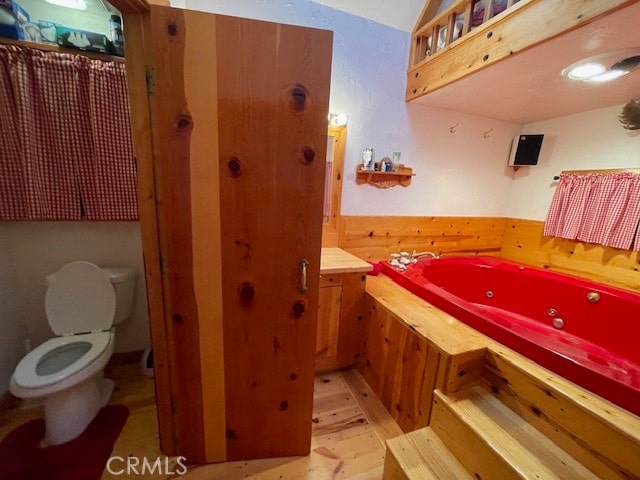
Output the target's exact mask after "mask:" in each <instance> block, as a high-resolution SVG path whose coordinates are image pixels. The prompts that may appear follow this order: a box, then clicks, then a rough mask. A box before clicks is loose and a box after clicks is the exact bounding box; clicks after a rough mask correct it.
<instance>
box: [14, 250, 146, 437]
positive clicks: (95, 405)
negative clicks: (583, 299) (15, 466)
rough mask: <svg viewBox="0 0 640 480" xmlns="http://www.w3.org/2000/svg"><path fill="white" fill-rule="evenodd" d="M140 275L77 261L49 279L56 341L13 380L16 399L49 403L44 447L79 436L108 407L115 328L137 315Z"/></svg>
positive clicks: (29, 358)
mask: <svg viewBox="0 0 640 480" xmlns="http://www.w3.org/2000/svg"><path fill="white" fill-rule="evenodd" d="M134 282H135V272H134V270H133V269H131V268H126V267H115V268H100V267H98V266H97V265H94V264H93V263H90V262H84V261H76V262H71V263H68V264H67V265H64V266H63V267H62V268H61V269H60V270H58V271H57V272H55V273H53V274H51V275H49V276H47V293H46V296H45V311H46V314H47V321H48V322H49V325H50V326H51V329H52V330H53V332H54V333H55V334H56V335H57V337H55V338H52V339H50V340H47V341H46V342H44V343H43V344H42V345H40V346H38V347H37V348H35V349H33V350H32V351H31V352H29V353H28V354H27V355H26V356H25V357H24V358H23V359H22V360H21V361H20V363H19V364H18V366H17V367H16V370H15V372H14V373H13V376H12V377H11V383H10V390H11V393H12V394H14V395H15V396H16V397H20V398H24V399H41V400H42V401H43V402H44V416H45V424H46V435H45V442H46V444H47V445H59V444H61V443H65V442H68V441H70V440H73V439H74V438H76V437H77V436H78V435H80V434H81V433H82V432H83V431H84V430H85V428H86V427H87V426H88V425H89V423H91V421H92V420H93V419H94V418H95V416H96V414H97V413H98V411H99V410H100V408H101V407H102V406H104V405H105V404H106V403H107V401H108V400H109V397H110V396H111V393H112V392H113V387H114V383H113V381H112V380H108V379H105V378H104V375H103V371H104V367H105V366H106V364H107V362H108V361H109V358H110V357H111V354H112V353H113V346H114V341H115V333H114V325H116V324H118V323H121V322H123V321H124V320H126V319H127V318H129V317H130V316H131V312H132V311H133V292H134Z"/></svg>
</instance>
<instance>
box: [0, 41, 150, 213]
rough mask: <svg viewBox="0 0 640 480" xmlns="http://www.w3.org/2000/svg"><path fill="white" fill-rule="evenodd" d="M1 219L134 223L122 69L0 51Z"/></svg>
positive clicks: (72, 57) (77, 59)
mask: <svg viewBox="0 0 640 480" xmlns="http://www.w3.org/2000/svg"><path fill="white" fill-rule="evenodd" d="M0 134H1V135H2V142H0V218H1V219H6V220H80V219H86V220H135V219H137V218H138V212H137V197H136V166H135V158H134V155H133V148H132V140H131V130H130V127H129V105H128V93H127V82H126V72H125V68H124V65H122V64H120V63H114V62H103V61H100V60H92V59H89V58H87V57H84V56H81V55H70V54H61V53H56V52H43V51H40V50H34V49H28V48H21V47H16V46H9V45H0Z"/></svg>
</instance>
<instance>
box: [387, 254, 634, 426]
mask: <svg viewBox="0 0 640 480" xmlns="http://www.w3.org/2000/svg"><path fill="white" fill-rule="evenodd" d="M382 271H383V273H385V274H386V275H388V276H389V277H391V278H392V279H393V280H394V281H396V282H397V283H398V284H400V285H402V286H403V287H405V288H407V289H408V290H410V291H411V292H413V293H415V294H416V295H418V296H420V297H422V298H423V299H425V300H426V301H428V302H429V303H431V304H432V305H434V306H436V307H438V308H440V309H441V310H444V311H445V312H447V313H449V314H450V315H452V316H454V317H456V318H458V319H459V320H461V321H462V322H464V323H466V324H467V325H469V326H471V327H473V328H475V329H476V330H478V331H480V332H482V333H484V334H485V335H487V336H489V337H491V338H493V339H495V340H497V341H498V342H500V343H502V344H504V345H506V346H508V347H510V348H512V349H513V350H516V351H517V352H520V353H521V354H523V355H525V356H527V357H528V358H531V359H532V360H534V361H535V362H537V363H539V364H540V365H542V366H544V367H546V368H548V369H549V370H552V371H554V372H556V373H557V374H559V375H562V376H563V377H565V378H567V379H569V380H571V381H573V382H575V383H577V384H578V385H581V386H583V387H584V388H586V389H588V390H590V391H592V392H594V393H596V394H598V395H600V396H602V397H604V398H606V399H608V400H610V401H611V402H613V403H615V404H617V405H620V406H621V407H623V408H625V409H627V410H629V411H631V412H633V413H635V414H636V415H640V294H634V293H631V292H629V291H625V290H621V289H617V288H613V287H608V286H605V285H600V284H597V283H594V282H590V281H588V280H585V279H582V278H578V277H573V276H569V275H563V274H559V273H555V272H551V271H548V270H543V269H540V268H535V267H529V266H524V265H519V264H516V263H512V262H508V261H505V260H502V259H499V258H495V257H449V258H438V259H429V260H420V261H419V262H418V263H417V264H415V265H411V266H409V267H408V268H407V270H406V271H404V272H399V271H398V270H396V269H395V268H394V267H392V266H390V265H389V264H388V263H386V262H384V263H382Z"/></svg>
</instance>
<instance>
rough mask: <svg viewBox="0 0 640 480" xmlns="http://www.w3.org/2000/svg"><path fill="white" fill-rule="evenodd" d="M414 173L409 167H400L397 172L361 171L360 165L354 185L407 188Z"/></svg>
mask: <svg viewBox="0 0 640 480" xmlns="http://www.w3.org/2000/svg"><path fill="white" fill-rule="evenodd" d="M414 176H415V173H413V170H412V169H411V168H409V167H405V166H404V165H400V166H399V168H398V171H397V172H378V171H375V170H363V169H362V165H358V167H357V169H356V183H357V184H359V185H362V184H363V183H368V184H370V185H373V186H375V187H378V188H391V187H395V186H396V185H402V186H403V187H408V186H409V185H411V177H414Z"/></svg>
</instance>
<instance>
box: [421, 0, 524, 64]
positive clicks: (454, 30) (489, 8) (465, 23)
mask: <svg viewBox="0 0 640 480" xmlns="http://www.w3.org/2000/svg"><path fill="white" fill-rule="evenodd" d="M520 1H521V0H504V1H500V0H498V1H496V0H485V2H484V3H483V1H482V0H458V1H456V2H454V3H453V4H451V5H450V6H449V7H447V8H446V9H445V10H443V11H442V12H441V13H440V14H439V15H438V16H437V17H435V18H433V19H432V20H430V21H428V22H427V23H425V24H424V25H418V26H417V28H416V29H415V30H414V32H413V43H412V52H411V65H410V66H414V65H416V64H418V63H420V62H421V61H422V60H424V59H425V58H429V57H430V56H431V55H434V54H436V53H438V52H442V51H443V50H444V49H446V48H447V47H448V46H449V45H451V44H452V43H454V42H455V41H456V40H459V39H460V38H462V37H463V36H464V35H466V34H467V33H469V32H470V31H471V30H473V29H474V28H476V27H478V26H480V25H481V24H483V23H485V22H487V21H488V20H491V19H492V18H493V17H494V16H496V15H499V14H501V13H502V12H504V11H505V10H507V9H509V8H511V7H512V6H513V5H514V4H516V3H518V2H520ZM485 3H486V5H485Z"/></svg>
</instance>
